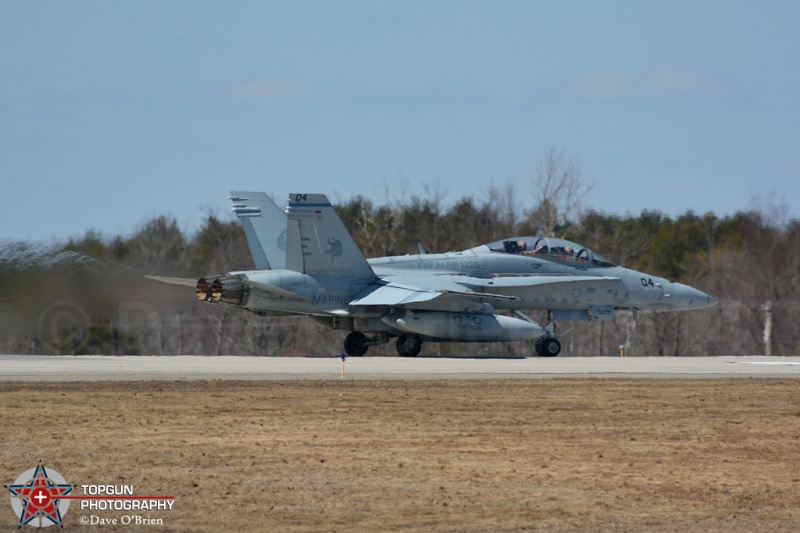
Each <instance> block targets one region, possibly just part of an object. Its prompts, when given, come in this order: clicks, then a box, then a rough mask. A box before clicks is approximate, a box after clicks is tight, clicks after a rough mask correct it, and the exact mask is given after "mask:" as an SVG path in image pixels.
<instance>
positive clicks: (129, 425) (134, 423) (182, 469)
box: [0, 379, 800, 531]
mask: <svg viewBox="0 0 800 533" xmlns="http://www.w3.org/2000/svg"><path fill="white" fill-rule="evenodd" d="M0 399H1V400H2V401H1V402H0V409H2V427H1V429H0V433H1V434H0V465H2V469H3V472H2V476H3V484H4V485H10V484H12V483H13V482H14V480H15V479H16V477H17V476H18V475H19V474H21V473H22V472H24V471H25V470H27V469H29V468H33V467H34V466H36V464H37V462H38V461H39V460H42V461H43V463H44V464H45V466H46V467H49V468H51V469H53V470H56V471H58V472H59V473H61V474H62V475H63V476H64V477H65V478H66V480H67V482H69V483H72V484H74V485H81V484H117V485H119V484H129V485H133V486H134V487H135V490H136V493H137V494H139V495H142V494H145V493H147V494H151V495H152V494H158V495H174V496H175V503H174V509H173V510H172V511H169V512H167V511H153V512H138V513H125V512H121V511H104V512H101V511H94V512H87V511H81V510H80V508H79V507H80V504H79V502H75V501H73V502H72V507H71V508H70V509H69V511H68V512H67V514H66V515H65V519H64V523H65V528H64V530H65V531H116V530H119V531H134V530H137V531H138V530H145V531H643V530H646V531H793V530H794V531H797V530H800V380H779V379H730V380H698V379H693V380H657V379H641V380H636V379H630V380H626V379H542V380H475V381H424V380H420V381H348V380H342V381H291V382H275V381H264V382H254V381H247V382H232V381H210V382H209V381H190V382H152V381H151V382H125V383H2V384H0ZM76 494H80V488H77V489H76ZM7 496H9V494H8V493H7ZM5 501H6V503H4V504H2V505H0V529H2V530H3V531H10V530H15V529H16V528H17V525H18V520H17V519H16V518H15V516H14V513H13V510H12V508H11V505H10V504H9V500H8V499H6V500H5ZM3 506H4V507H5V509H3ZM126 514H138V515H141V516H143V517H147V516H149V517H150V518H160V519H161V520H163V524H162V525H154V526H147V527H139V528H136V527H133V526H122V525H119V526H100V525H96V526H91V525H90V526H82V525H81V524H80V521H79V520H80V517H81V516H82V515H95V516H97V517H103V518H117V519H119V518H120V517H122V516H123V515H126Z"/></svg>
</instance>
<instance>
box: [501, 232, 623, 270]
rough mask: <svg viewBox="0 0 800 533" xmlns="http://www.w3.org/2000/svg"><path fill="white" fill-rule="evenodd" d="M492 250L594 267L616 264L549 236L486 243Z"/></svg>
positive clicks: (571, 243)
mask: <svg viewBox="0 0 800 533" xmlns="http://www.w3.org/2000/svg"><path fill="white" fill-rule="evenodd" d="M486 246H487V247H488V248H489V249H490V250H491V251H493V252H501V253H506V254H517V255H530V256H533V257H536V258H539V259H550V260H554V261H561V262H567V263H578V264H584V265H586V266H594V267H613V266H617V265H615V264H614V263H612V262H611V261H609V260H608V259H606V258H605V257H603V256H602V255H600V254H596V253H594V252H593V251H591V250H589V249H588V248H584V247H583V246H581V245H580V244H575V243H574V242H571V241H567V240H564V239H556V238H551V237H512V238H510V239H503V240H502V241H496V242H493V243H489V244H487V245H486Z"/></svg>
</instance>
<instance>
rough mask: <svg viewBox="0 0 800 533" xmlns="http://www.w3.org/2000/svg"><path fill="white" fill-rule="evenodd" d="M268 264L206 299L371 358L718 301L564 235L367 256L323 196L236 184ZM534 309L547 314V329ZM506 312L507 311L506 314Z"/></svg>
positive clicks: (260, 262)
mask: <svg viewBox="0 0 800 533" xmlns="http://www.w3.org/2000/svg"><path fill="white" fill-rule="evenodd" d="M230 200H231V201H232V202H233V211H234V212H235V213H236V214H237V216H238V217H239V219H240V220H241V222H242V226H243V228H244V232H245V235H246V237H247V242H248V245H249V247H250V251H251V253H252V255H253V260H254V263H255V266H256V268H257V270H248V271H235V272H227V273H223V274H214V275H209V276H205V277H203V278H200V280H199V281H195V280H186V279H180V278H164V277H157V276H150V277H151V279H155V280H158V281H164V282H168V283H177V284H181V285H191V286H194V287H195V292H196V295H197V298H198V299H200V300H201V301H204V302H209V303H212V304H215V305H228V306H233V307H240V308H243V309H247V310H248V311H252V312H255V313H258V314H259V315H262V316H285V315H306V316H308V317H311V318H312V319H314V320H316V321H317V322H319V323H321V324H324V325H326V326H328V327H330V328H333V329H341V330H344V331H348V332H349V333H348V334H347V336H346V337H345V340H344V351H345V352H346V353H347V354H348V355H351V356H362V355H365V354H366V353H367V350H368V349H369V347H370V346H375V345H378V344H383V343H386V342H389V341H390V340H391V339H393V338H396V339H397V341H396V342H397V352H398V354H399V355H401V356H416V355H418V354H419V353H420V350H421V348H422V344H423V342H497V341H524V340H534V346H535V349H536V353H537V354H539V355H542V356H550V357H552V356H556V355H558V354H559V353H560V352H561V343H560V341H559V336H558V335H557V334H556V331H555V327H554V322H553V321H555V320H611V319H612V318H613V316H614V311H615V310H618V309H628V310H637V311H682V310H690V309H703V308H705V307H709V306H711V305H714V304H715V303H716V300H714V299H713V298H712V297H710V296H709V295H707V294H705V293H704V292H701V291H699V290H697V289H694V288H692V287H689V286H687V285H682V284H680V283H673V282H671V281H668V280H666V279H663V278H659V277H656V276H652V275H650V274H646V273H644V272H637V271H635V270H630V269H627V268H623V267H621V266H618V265H615V264H614V263H612V262H611V261H609V260H608V259H606V258H604V257H602V256H601V255H599V254H597V253H595V252H593V251H591V250H589V249H588V248H585V247H583V246H580V245H578V244H575V243H573V242H570V241H566V240H563V239H555V238H549V237H525V236H523V237H512V238H508V239H503V240H500V241H497V242H493V243H489V244H485V245H482V246H476V247H475V248H470V249H469V250H464V251H462V252H449V253H443V254H428V253H424V250H423V249H422V247H421V246H420V251H421V252H423V253H420V254H419V255H404V256H394V257H380V258H374V259H369V260H367V259H365V258H364V255H363V254H362V253H361V250H359V248H358V246H357V245H356V243H355V241H354V240H353V238H352V237H351V236H350V234H349V233H348V231H347V229H346V228H345V226H344V224H343V223H342V221H341V220H340V219H339V217H338V215H337V214H336V211H335V210H334V208H333V206H332V205H331V203H330V202H329V201H328V199H327V198H326V197H325V196H324V195H322V194H291V195H290V196H289V204H288V207H287V208H286V210H285V211H283V210H281V209H280V208H278V207H277V206H276V205H275V204H274V203H273V202H272V201H271V200H270V199H269V198H268V197H267V195H266V194H264V193H256V192H244V191H233V192H231V196H230ZM523 311H544V312H546V313H547V315H548V317H549V318H548V320H551V321H550V322H549V323H548V324H546V325H544V326H542V325H540V324H539V323H537V322H536V321H534V320H533V319H531V318H530V317H529V316H528V315H526V314H524V313H523ZM501 312H503V314H501Z"/></svg>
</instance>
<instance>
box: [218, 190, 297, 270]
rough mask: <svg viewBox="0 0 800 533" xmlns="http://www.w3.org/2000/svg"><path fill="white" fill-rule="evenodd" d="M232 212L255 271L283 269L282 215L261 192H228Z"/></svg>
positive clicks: (284, 242) (283, 234) (284, 224)
mask: <svg viewBox="0 0 800 533" xmlns="http://www.w3.org/2000/svg"><path fill="white" fill-rule="evenodd" d="M230 200H231V202H232V203H233V207H232V209H231V210H232V211H233V212H234V213H236V216H237V217H239V220H240V221H241V223H242V228H244V234H245V236H246V237H247V245H248V246H249V247H250V253H251V254H252V256H253V262H254V263H255V265H256V268H257V269H258V270H278V269H283V268H286V214H285V213H284V212H283V210H282V209H281V208H279V207H278V206H277V205H275V203H274V202H273V201H272V200H270V199H269V196H267V195H266V194H265V193H263V192H247V191H231V196H230Z"/></svg>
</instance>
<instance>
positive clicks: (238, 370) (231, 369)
mask: <svg viewBox="0 0 800 533" xmlns="http://www.w3.org/2000/svg"><path fill="white" fill-rule="evenodd" d="M344 377H345V379H498V378H523V379H537V378H555V377H558V378H570V377H581V378H586V377H631V378H721V377H765V378H766V377H770V378H800V357H764V356H750V357H737V356H719V357H555V358H545V357H532V358H502V357H497V358H468V357H453V358H444V357H440V358H428V357H420V358H402V357H349V358H347V360H346V361H345V363H344ZM203 379H226V380H295V379H342V361H341V360H340V359H339V358H338V357H238V356H217V357H212V356H188V355H181V356H143V355H139V356H102V355H83V356H42V355H0V381H31V382H37V381H128V380H134V381H135V380H164V381H171V380H203Z"/></svg>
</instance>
